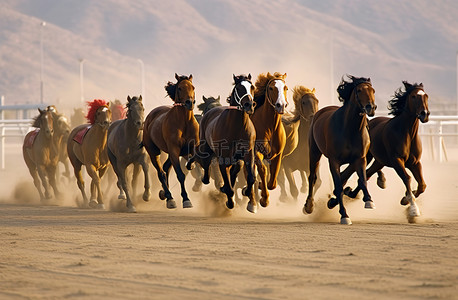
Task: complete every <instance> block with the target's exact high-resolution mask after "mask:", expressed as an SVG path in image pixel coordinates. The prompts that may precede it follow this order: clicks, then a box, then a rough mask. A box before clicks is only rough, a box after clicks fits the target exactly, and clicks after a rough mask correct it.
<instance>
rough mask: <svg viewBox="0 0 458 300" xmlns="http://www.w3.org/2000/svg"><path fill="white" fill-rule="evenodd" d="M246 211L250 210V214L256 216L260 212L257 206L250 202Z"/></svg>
mask: <svg viewBox="0 0 458 300" xmlns="http://www.w3.org/2000/svg"><path fill="white" fill-rule="evenodd" d="M246 210H248V211H249V212H250V213H253V214H255V213H256V212H257V211H258V206H257V205H253V204H251V203H250V202H248V204H247V206H246Z"/></svg>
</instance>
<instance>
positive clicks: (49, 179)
mask: <svg viewBox="0 0 458 300" xmlns="http://www.w3.org/2000/svg"><path fill="white" fill-rule="evenodd" d="M38 111H39V113H40V114H39V115H38V116H36V117H35V118H34V121H33V124H32V126H33V127H36V128H37V129H35V130H34V131H31V132H29V133H27V135H26V136H25V138H24V144H23V146H22V154H23V156H24V161H25V163H26V165H27V168H28V169H29V172H30V175H32V178H33V184H34V185H35V187H36V188H37V190H38V193H39V195H40V200H41V201H45V200H46V199H51V198H52V195H51V192H50V190H49V185H51V187H52V188H53V190H54V195H55V196H56V197H59V196H60V192H59V189H58V188H57V184H56V168H57V163H58V159H59V157H58V152H57V147H56V145H55V143H54V139H53V135H54V123H53V116H52V113H51V111H49V110H41V109H38ZM40 180H41V185H43V188H44V190H45V193H44V195H43V192H42V190H41V186H40Z"/></svg>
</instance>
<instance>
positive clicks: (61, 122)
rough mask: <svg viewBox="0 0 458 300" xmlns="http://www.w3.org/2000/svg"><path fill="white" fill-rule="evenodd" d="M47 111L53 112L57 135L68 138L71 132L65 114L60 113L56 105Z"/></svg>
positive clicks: (50, 106)
mask: <svg viewBox="0 0 458 300" xmlns="http://www.w3.org/2000/svg"><path fill="white" fill-rule="evenodd" d="M46 110H47V111H50V112H51V115H52V118H53V125H54V128H55V133H56V135H57V136H68V135H69V134H70V130H71V128H70V124H69V123H68V119H67V118H66V117H65V116H64V115H63V114H60V113H58V112H57V108H56V107H55V106H54V105H49V106H48V107H47V108H46Z"/></svg>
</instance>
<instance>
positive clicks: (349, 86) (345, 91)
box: [337, 75, 371, 105]
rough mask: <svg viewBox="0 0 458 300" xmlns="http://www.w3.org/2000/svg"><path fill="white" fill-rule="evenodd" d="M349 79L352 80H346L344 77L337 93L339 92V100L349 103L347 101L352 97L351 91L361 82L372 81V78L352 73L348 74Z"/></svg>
mask: <svg viewBox="0 0 458 300" xmlns="http://www.w3.org/2000/svg"><path fill="white" fill-rule="evenodd" d="M347 77H348V79H350V80H351V81H345V79H344V78H343V77H342V81H341V82H340V84H339V86H338V87H337V93H338V94H339V101H340V102H343V104H344V105H345V103H347V101H348V100H349V99H350V96H351V92H353V89H354V88H355V87H356V86H357V85H358V84H361V83H364V82H368V83H371V79H370V78H365V77H355V76H352V75H347Z"/></svg>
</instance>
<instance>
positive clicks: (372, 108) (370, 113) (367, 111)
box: [363, 104, 377, 117]
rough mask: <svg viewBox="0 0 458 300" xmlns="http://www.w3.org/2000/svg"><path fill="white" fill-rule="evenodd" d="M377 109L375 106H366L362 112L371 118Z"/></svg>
mask: <svg viewBox="0 0 458 300" xmlns="http://www.w3.org/2000/svg"><path fill="white" fill-rule="evenodd" d="M376 109H377V105H375V104H374V105H372V104H368V105H366V106H365V107H364V109H363V112H364V113H365V114H366V115H368V116H369V117H373V116H374V115H375V110H376Z"/></svg>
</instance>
